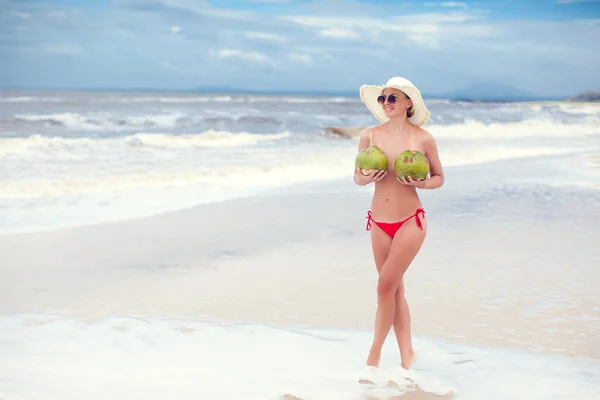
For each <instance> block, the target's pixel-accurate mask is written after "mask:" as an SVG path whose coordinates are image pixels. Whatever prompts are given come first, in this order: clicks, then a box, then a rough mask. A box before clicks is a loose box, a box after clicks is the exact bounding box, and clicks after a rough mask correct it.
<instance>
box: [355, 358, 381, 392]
mask: <svg viewBox="0 0 600 400" xmlns="http://www.w3.org/2000/svg"><path fill="white" fill-rule="evenodd" d="M380 358H381V353H380V352H378V351H373V350H370V351H369V356H368V357H367V365H366V366H365V368H364V370H363V376H361V378H360V379H359V380H358V382H359V383H361V384H369V385H372V384H375V376H374V374H375V373H376V371H377V368H379V359H380Z"/></svg>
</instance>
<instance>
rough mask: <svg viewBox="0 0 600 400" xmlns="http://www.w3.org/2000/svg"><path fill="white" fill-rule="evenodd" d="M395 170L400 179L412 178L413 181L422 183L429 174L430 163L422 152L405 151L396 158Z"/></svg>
mask: <svg viewBox="0 0 600 400" xmlns="http://www.w3.org/2000/svg"><path fill="white" fill-rule="evenodd" d="M394 170H395V171H396V175H397V176H398V178H404V179H406V178H407V177H410V178H411V179H412V180H416V181H422V180H424V179H425V178H427V175H428V174H429V161H428V160H427V157H425V155H424V154H423V153H421V152H420V151H415V152H413V151H412V150H405V151H403V152H402V153H400V155H399V156H398V157H396V161H395V162H394Z"/></svg>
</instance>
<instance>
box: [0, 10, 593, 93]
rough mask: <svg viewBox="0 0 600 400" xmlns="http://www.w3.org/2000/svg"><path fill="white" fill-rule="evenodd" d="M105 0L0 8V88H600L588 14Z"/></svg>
mask: <svg viewBox="0 0 600 400" xmlns="http://www.w3.org/2000/svg"><path fill="white" fill-rule="evenodd" d="M242 3H244V4H246V3H247V4H250V3H251V1H243V2H242V1H238V2H236V3H235V4H236V6H239V5H240V4H242ZM446 3H456V4H462V3H459V2H446ZM113 4H114V6H113V7H112V8H107V9H98V8H93V9H91V8H78V7H75V6H74V5H71V6H67V5H64V4H61V5H59V4H58V3H43V2H14V1H8V2H7V1H6V0H0V5H7V6H6V7H5V12H3V13H0V51H2V56H1V58H2V59H3V60H11V61H10V62H9V63H6V62H4V63H3V62H0V85H4V86H11V85H13V84H19V85H44V86H47V85H53V84H55V83H56V84H57V85H58V84H59V83H61V84H70V85H83V86H88V87H89V86H91V87H102V86H110V87H119V86H120V87H168V88H190V87H198V86H203V85H219V84H221V82H226V84H227V85H230V86H241V87H245V88H248V89H252V88H265V89H270V90H276V89H281V88H285V89H309V88H311V87H319V88H325V89H330V90H342V89H350V90H354V89H355V88H356V87H358V85H360V84H361V83H363V82H373V83H376V82H382V81H385V80H387V78H389V76H392V75H404V76H407V77H410V78H411V80H414V81H415V82H416V83H417V84H419V86H420V87H422V88H423V90H424V91H426V92H444V91H449V90H452V89H455V88H459V87H461V86H466V85H468V84H470V83H472V82H473V81H479V80H490V81H494V82H504V83H508V84H514V85H519V86H521V87H522V88H523V89H524V90H527V91H530V92H539V93H548V94H551V93H563V92H564V93H567V92H568V93H572V92H576V91H578V90H579V89H582V88H589V87H592V88H593V87H594V86H596V87H598V86H600V81H599V80H600V78H599V77H598V74H597V66H598V65H600V55H598V52H597V51H596V49H595V47H596V45H595V44H593V43H592V41H590V40H589V38H590V37H600V21H599V20H594V19H587V20H564V19H562V20H554V21H539V20H538V21H536V20H531V19H529V20H528V19H525V18H518V19H514V20H508V19H506V18H504V19H499V18H492V17H493V16H494V15H493V11H489V12H486V11H483V10H479V9H476V8H475V7H474V6H473V4H474V3H472V4H470V6H469V7H468V8H466V7H462V6H459V5H456V4H455V5H453V6H451V7H450V6H448V5H447V6H446V7H445V9H443V8H444V7H443V4H444V3H443V2H437V3H435V4H436V5H437V6H438V7H439V6H441V5H442V8H430V7H425V6H421V7H420V8H417V7H416V6H415V5H414V4H413V3H410V4H408V3H402V5H398V6H391V5H389V3H388V5H385V6H383V5H381V4H380V3H368V4H367V3H364V2H357V1H350V0H322V1H311V2H298V3H296V2H282V3H280V4H276V5H268V7H267V8H268V9H269V12H270V13H271V14H269V15H266V14H261V13H260V12H258V11H256V10H259V9H261V8H255V11H249V10H244V9H228V8H223V7H217V6H215V5H213V4H212V3H210V2H208V1H204V0H152V1H151V0H115V1H114V3H113ZM231 4H233V3H231ZM378 4H379V5H378ZM275 11H277V12H276V13H275ZM428 11H431V12H428ZM24 15H27V17H24ZM307 71H309V73H306V72H307ZM564 76H569V79H566V80H565V79H562V77H564ZM290 77H293V79H290ZM548 82H553V84H552V85H550V84H549V83H548Z"/></svg>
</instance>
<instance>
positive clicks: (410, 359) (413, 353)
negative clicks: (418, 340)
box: [400, 350, 417, 369]
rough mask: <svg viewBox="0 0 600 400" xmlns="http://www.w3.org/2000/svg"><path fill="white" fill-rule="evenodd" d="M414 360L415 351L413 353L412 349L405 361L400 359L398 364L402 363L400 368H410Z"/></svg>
mask: <svg viewBox="0 0 600 400" xmlns="http://www.w3.org/2000/svg"><path fill="white" fill-rule="evenodd" d="M416 361H417V353H415V352H414V350H413V351H412V352H411V354H410V356H409V357H408V360H406V362H405V361H404V360H402V361H401V362H400V365H402V368H404V369H410V367H412V366H413V364H414V363H415V362H416Z"/></svg>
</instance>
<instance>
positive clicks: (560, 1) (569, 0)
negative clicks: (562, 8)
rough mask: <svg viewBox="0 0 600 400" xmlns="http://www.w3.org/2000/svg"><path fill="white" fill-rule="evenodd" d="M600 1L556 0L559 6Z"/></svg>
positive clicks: (597, 0)
mask: <svg viewBox="0 0 600 400" xmlns="http://www.w3.org/2000/svg"><path fill="white" fill-rule="evenodd" d="M597 2H600V0H556V3H557V4H572V3H597Z"/></svg>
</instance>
